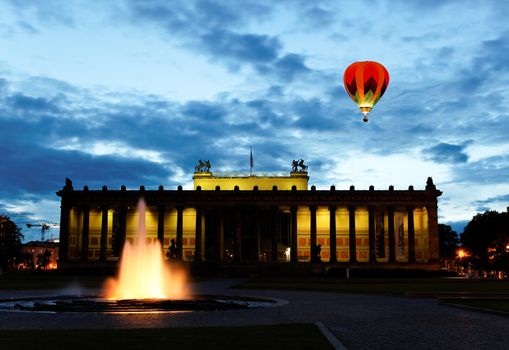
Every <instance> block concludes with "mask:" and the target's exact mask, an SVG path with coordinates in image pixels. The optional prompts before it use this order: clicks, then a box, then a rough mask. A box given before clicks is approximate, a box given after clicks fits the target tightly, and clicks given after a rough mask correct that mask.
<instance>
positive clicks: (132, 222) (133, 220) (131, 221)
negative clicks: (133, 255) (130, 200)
mask: <svg viewBox="0 0 509 350" xmlns="http://www.w3.org/2000/svg"><path fill="white" fill-rule="evenodd" d="M137 229H138V212H137V211H136V208H132V207H131V208H128V209H127V213H126V238H125V241H126V242H130V243H131V244H133V242H134V239H135V237H136V231H137Z"/></svg>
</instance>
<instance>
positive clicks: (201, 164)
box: [194, 159, 211, 173]
mask: <svg viewBox="0 0 509 350" xmlns="http://www.w3.org/2000/svg"><path fill="white" fill-rule="evenodd" d="M210 167H211V166H210V160H206V161H203V160H201V159H200V160H198V165H197V166H195V167H194V172H195V173H208V172H210Z"/></svg>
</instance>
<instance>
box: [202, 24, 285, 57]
mask: <svg viewBox="0 0 509 350" xmlns="http://www.w3.org/2000/svg"><path fill="white" fill-rule="evenodd" d="M201 46H202V48H204V49H205V50H207V51H208V52H209V53H211V54H212V55H214V56H215V57H223V58H227V59H233V60H235V61H241V62H249V63H254V64H256V65H258V64H262V65H263V64H268V63H272V62H273V61H275V60H276V58H277V56H278V53H279V51H280V50H281V43H280V41H279V40H278V39H277V38H275V37H270V36H268V35H256V34H236V33H233V32H229V31H225V30H213V31H210V32H208V33H206V34H205V35H203V36H202V37H201Z"/></svg>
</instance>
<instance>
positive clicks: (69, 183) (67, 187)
mask: <svg viewBox="0 0 509 350" xmlns="http://www.w3.org/2000/svg"><path fill="white" fill-rule="evenodd" d="M72 189H73V187H72V181H71V179H69V178H68V177H66V178H65V186H64V190H72Z"/></svg>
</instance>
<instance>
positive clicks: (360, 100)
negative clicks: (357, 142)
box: [343, 61, 389, 122]
mask: <svg viewBox="0 0 509 350" xmlns="http://www.w3.org/2000/svg"><path fill="white" fill-rule="evenodd" d="M343 81H344V84H345V89H346V92H348V95H350V97H351V98H352V100H353V102H355V103H356V104H357V106H359V109H360V110H361V112H362V114H364V119H363V121H364V122H367V121H368V113H369V112H371V109H372V108H373V106H374V105H376V103H377V102H378V100H380V98H381V97H382V95H383V94H384V92H385V90H386V89H387V86H388V85H389V72H387V69H385V67H384V66H382V65H381V64H380V63H378V62H373V61H364V62H354V63H352V64H351V65H349V66H348V68H347V69H346V70H345V74H344V76H343Z"/></svg>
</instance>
